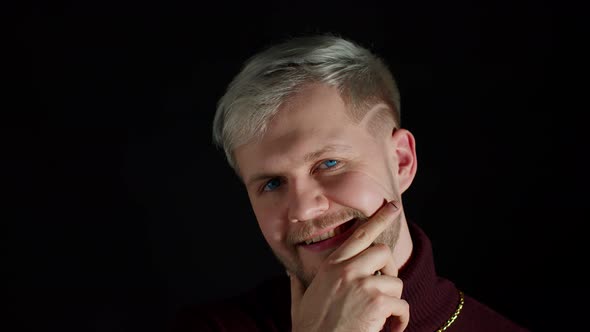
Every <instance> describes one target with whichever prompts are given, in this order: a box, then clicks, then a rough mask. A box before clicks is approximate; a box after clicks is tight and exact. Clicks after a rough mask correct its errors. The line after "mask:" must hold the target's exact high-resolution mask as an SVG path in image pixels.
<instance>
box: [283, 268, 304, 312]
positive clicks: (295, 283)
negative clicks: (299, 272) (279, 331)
mask: <svg viewBox="0 0 590 332" xmlns="http://www.w3.org/2000/svg"><path fill="white" fill-rule="evenodd" d="M287 274H289V279H290V280H291V313H293V310H294V309H295V308H298V307H299V303H301V298H302V297H303V293H305V287H304V286H303V283H302V282H301V280H299V278H298V277H297V276H296V275H294V274H292V273H291V272H287Z"/></svg>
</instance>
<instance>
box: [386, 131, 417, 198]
mask: <svg viewBox="0 0 590 332" xmlns="http://www.w3.org/2000/svg"><path fill="white" fill-rule="evenodd" d="M391 140H392V143H393V147H394V149H395V160H394V162H396V163H397V174H396V176H397V178H398V183H399V189H400V193H403V192H405V191H406V190H407V189H408V188H409V187H410V185H411V184H412V181H413V180H414V176H416V168H417V166H418V160H417V159H416V141H415V140H414V135H412V133H411V132H409V131H408V130H406V129H395V130H394V131H393V133H392V135H391Z"/></svg>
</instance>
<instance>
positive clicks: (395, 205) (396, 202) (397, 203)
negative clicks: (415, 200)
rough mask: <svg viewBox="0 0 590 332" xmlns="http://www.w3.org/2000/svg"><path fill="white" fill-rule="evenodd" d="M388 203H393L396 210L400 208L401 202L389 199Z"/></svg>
mask: <svg viewBox="0 0 590 332" xmlns="http://www.w3.org/2000/svg"><path fill="white" fill-rule="evenodd" d="M388 203H389V204H391V205H393V208H394V209H395V210H396V211H397V210H398V209H399V208H398V205H399V202H398V201H395V200H393V201H389V202H388Z"/></svg>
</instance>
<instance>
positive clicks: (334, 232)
mask: <svg viewBox="0 0 590 332" xmlns="http://www.w3.org/2000/svg"><path fill="white" fill-rule="evenodd" d="M338 234H340V227H336V228H334V229H332V230H330V231H328V232H325V233H324V234H322V235H318V236H316V237H314V238H312V239H309V240H306V241H305V244H312V243H315V242H319V241H322V240H325V239H329V238H331V237H334V236H336V235H338Z"/></svg>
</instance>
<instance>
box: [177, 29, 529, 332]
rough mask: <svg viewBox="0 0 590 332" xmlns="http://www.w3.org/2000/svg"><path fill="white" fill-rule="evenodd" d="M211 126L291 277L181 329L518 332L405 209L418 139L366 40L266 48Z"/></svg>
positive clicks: (305, 41) (192, 316)
mask: <svg viewBox="0 0 590 332" xmlns="http://www.w3.org/2000/svg"><path fill="white" fill-rule="evenodd" d="M213 133H214V141H215V142H216V144H218V145H219V146H220V147H222V148H223V149H224V151H225V153H226V157H227V160H228V162H229V164H230V166H231V167H233V169H234V170H235V171H236V173H237V174H238V176H239V177H240V178H241V180H242V181H243V183H244V185H245V187H246V189H247V192H248V196H249V198H250V202H251V205H252V208H253V211H254V213H255V215H256V219H257V221H258V224H259V227H260V229H261V231H262V234H263V235H264V238H265V239H266V241H267V242H268V244H269V246H270V247H271V249H272V251H273V252H274V254H275V255H276V256H277V258H278V259H279V260H280V262H281V263H282V264H283V265H284V266H285V269H286V270H287V274H288V275H289V278H288V279H289V280H290V281H289V282H286V279H287V278H286V277H285V278H283V279H284V280H283V279H279V280H277V281H276V282H275V283H269V284H268V285H262V286H260V287H258V288H257V289H255V290H253V291H252V292H250V293H248V294H245V295H243V296H239V297H236V298H232V299H227V300H226V301H223V302H220V303H217V304H211V305H206V306H203V307H201V308H200V310H198V311H194V312H188V313H187V314H186V315H183V316H181V317H180V318H179V320H178V322H177V325H178V326H177V328H178V330H183V331H184V330H186V331H188V330H190V331H288V330H292V331H382V330H383V331H445V330H446V331H470V332H473V331H479V332H482V331H495V332H497V331H526V329H524V328H522V327H520V326H518V325H517V324H515V323H514V322H512V321H510V320H509V319H507V318H506V317H503V316H502V315H500V314H499V313H497V312H495V311H493V310H492V309H491V308H489V307H487V306H486V305H484V304H482V303H479V302H477V301H476V300H475V299H473V298H471V297H469V296H468V295H465V294H464V293H463V292H461V291H460V290H459V289H457V288H456V287H455V285H454V284H453V283H452V282H451V281H449V280H446V279H444V278H441V277H438V276H437V275H436V273H435V268H434V262H433V255H432V248H431V245H430V242H429V239H428V238H427V236H426V235H425V234H424V232H423V231H422V230H421V229H420V228H419V227H418V226H417V225H416V224H414V223H412V222H410V221H408V219H406V215H405V213H404V209H403V201H402V194H403V193H404V191H406V190H407V189H408V187H409V186H410V185H411V183H412V180H413V179H414V176H415V174H416V170H417V158H416V146H415V140H414V136H413V135H412V134H411V133H410V132H409V131H408V130H406V129H403V128H402V127H401V123H400V96H399V92H398V89H397V87H396V83H395V81H394V78H393V76H392V74H391V73H390V72H389V70H388V68H387V67H386V65H385V64H384V63H383V62H382V61H381V60H380V59H379V58H378V57H377V56H375V55H374V54H372V53H371V52H370V51H369V50H367V49H365V48H363V47H361V46H359V45H357V44H355V43H353V42H351V41H348V40H345V39H343V38H339V37H336V36H332V35H317V36H309V37H299V38H293V39H291V40H288V41H286V42H283V43H281V44H278V45H275V46H273V47H270V48H268V49H266V50H265V51H263V52H261V53H259V54H257V55H256V56H254V57H252V58H251V59H250V60H249V61H248V62H247V63H246V65H245V66H244V67H243V69H242V71H241V72H240V73H239V74H238V75H237V76H236V77H235V78H234V80H233V81H232V82H231V84H230V85H229V88H228V90H227V92H226V93H225V95H224V96H223V97H222V98H221V100H220V101H219V104H218V109H217V113H216V115H215V119H214V124H213ZM288 283H290V285H289V284H288Z"/></svg>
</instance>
